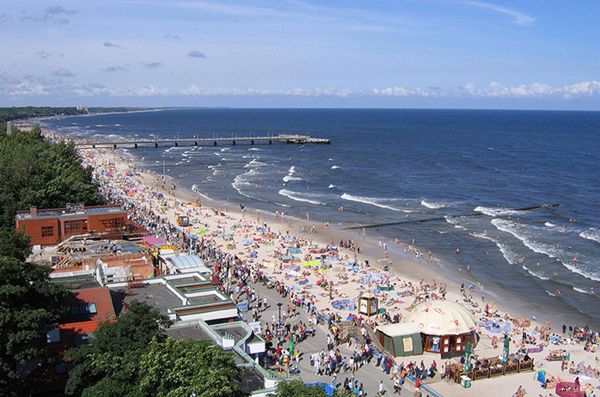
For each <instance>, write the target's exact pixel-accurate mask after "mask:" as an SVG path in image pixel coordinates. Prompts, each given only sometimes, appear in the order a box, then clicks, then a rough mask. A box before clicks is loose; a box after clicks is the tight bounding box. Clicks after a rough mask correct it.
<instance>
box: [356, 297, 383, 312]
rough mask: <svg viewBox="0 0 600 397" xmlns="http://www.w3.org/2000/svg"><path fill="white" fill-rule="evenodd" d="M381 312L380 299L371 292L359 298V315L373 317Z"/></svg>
mask: <svg viewBox="0 0 600 397" xmlns="http://www.w3.org/2000/svg"><path fill="white" fill-rule="evenodd" d="M378 311H379V299H377V297H376V296H375V295H373V294H371V293H370V292H367V293H364V294H362V295H361V296H359V297H358V313H359V314H364V315H365V316H368V317H371V316H375V315H377V313H378Z"/></svg>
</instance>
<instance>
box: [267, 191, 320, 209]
mask: <svg viewBox="0 0 600 397" xmlns="http://www.w3.org/2000/svg"><path fill="white" fill-rule="evenodd" d="M278 193H279V194H280V195H282V196H284V197H287V198H289V199H291V200H294V201H301V202H304V203H309V204H314V205H326V204H325V203H322V202H320V201H319V200H315V198H314V197H315V195H314V194H310V193H300V192H293V191H291V190H287V189H281V190H280V191H279V192H278Z"/></svg>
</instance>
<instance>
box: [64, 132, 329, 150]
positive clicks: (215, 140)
mask: <svg viewBox="0 0 600 397" xmlns="http://www.w3.org/2000/svg"><path fill="white" fill-rule="evenodd" d="M220 143H223V144H231V145H235V144H236V143H246V144H250V145H254V144H256V143H263V144H269V145H271V144H273V143H287V144H297V145H304V144H330V143H331V140H330V139H328V138H314V137H311V136H309V135H286V134H279V135H265V136H231V137H212V138H207V137H194V138H160V139H159V138H156V139H153V138H140V139H114V140H93V141H76V142H75V147H77V148H80V149H95V148H101V147H109V148H110V147H112V148H113V149H117V148H118V147H133V148H136V149H137V148H138V147H155V148H157V147H166V146H199V145H213V146H218V145H219V144H220Z"/></svg>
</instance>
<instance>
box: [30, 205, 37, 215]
mask: <svg viewBox="0 0 600 397" xmlns="http://www.w3.org/2000/svg"><path fill="white" fill-rule="evenodd" d="M29 213H30V214H31V216H37V208H36V207H34V206H31V207H29Z"/></svg>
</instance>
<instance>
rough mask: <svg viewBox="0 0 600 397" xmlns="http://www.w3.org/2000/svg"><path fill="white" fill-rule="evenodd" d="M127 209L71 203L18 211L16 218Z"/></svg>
mask: <svg viewBox="0 0 600 397" xmlns="http://www.w3.org/2000/svg"><path fill="white" fill-rule="evenodd" d="M124 212H125V211H124V210H122V209H121V207H119V206H116V205H99V206H92V207H85V206H84V205H82V204H81V205H80V204H78V205H71V206H67V207H66V208H49V209H42V210H37V209H35V208H32V209H30V210H29V211H18V212H17V215H15V219H16V220H19V221H20V220H26V219H28V220H31V219H43V218H69V217H72V216H89V215H105V214H118V213H124Z"/></svg>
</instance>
